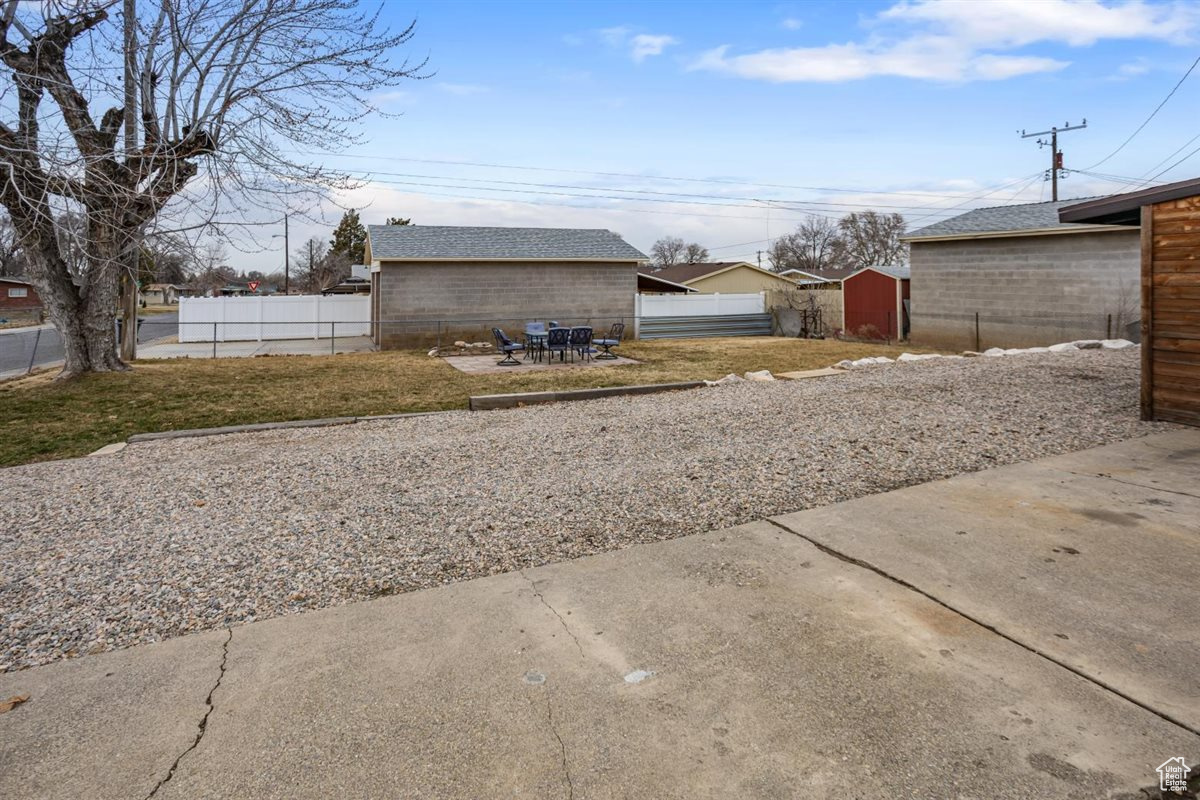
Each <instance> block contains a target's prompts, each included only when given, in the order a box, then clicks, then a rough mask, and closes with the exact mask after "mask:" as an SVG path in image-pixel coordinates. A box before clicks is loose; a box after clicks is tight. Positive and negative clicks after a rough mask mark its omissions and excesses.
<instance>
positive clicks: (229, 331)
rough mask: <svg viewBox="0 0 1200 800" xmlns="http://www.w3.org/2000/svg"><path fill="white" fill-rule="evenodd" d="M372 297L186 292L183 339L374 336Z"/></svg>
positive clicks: (181, 327)
mask: <svg viewBox="0 0 1200 800" xmlns="http://www.w3.org/2000/svg"><path fill="white" fill-rule="evenodd" d="M370 334H371V298H370V297H369V296H363V295H328V296H325V295H314V294H304V295H289V296H284V297H274V296H270V297H181V298H179V341H181V342H211V341H213V340H214V337H215V339H216V341H218V342H255V341H257V342H261V341H263V340H264V339H328V338H330V337H331V336H336V337H339V338H340V337H342V336H369V335H370Z"/></svg>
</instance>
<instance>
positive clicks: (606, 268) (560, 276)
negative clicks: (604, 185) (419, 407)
mask: <svg viewBox="0 0 1200 800" xmlns="http://www.w3.org/2000/svg"><path fill="white" fill-rule="evenodd" d="M365 255H366V258H365V260H366V262H367V263H368V264H370V266H371V320H372V325H371V331H372V338H373V339H374V341H375V343H376V344H377V345H378V346H380V347H382V348H385V349H387V348H395V347H405V346H408V347H411V346H415V345H426V344H429V343H431V342H433V341H435V340H437V339H440V340H442V341H445V340H447V339H449V340H453V339H454V338H471V339H480V338H484V337H487V338H490V329H491V328H492V327H500V328H509V329H512V328H517V329H520V328H521V327H522V326H523V325H524V322H525V321H526V320H540V321H550V320H553V321H557V322H561V323H562V324H564V325H591V326H592V327H593V328H596V329H597V330H599V329H607V328H608V327H609V326H610V325H611V324H612V323H614V322H625V323H626V324H627V325H629V326H630V327H631V328H632V323H633V316H634V298H635V296H636V295H637V288H638V282H637V268H638V266H639V265H641V264H644V263H645V262H647V261H648V260H649V259H647V258H646V256H645V255H644V254H643V253H642V252H640V251H639V250H637V249H636V248H635V247H633V246H632V245H630V244H628V243H627V242H626V241H625V240H624V239H622V238H621V237H620V236H618V235H617V234H615V233H613V232H612V231H609V230H603V229H599V228H483V227H458V226H445V225H370V226H368V228H367V245H366V254H365ZM512 332H513V331H511V330H510V331H509V333H510V335H511V334H512Z"/></svg>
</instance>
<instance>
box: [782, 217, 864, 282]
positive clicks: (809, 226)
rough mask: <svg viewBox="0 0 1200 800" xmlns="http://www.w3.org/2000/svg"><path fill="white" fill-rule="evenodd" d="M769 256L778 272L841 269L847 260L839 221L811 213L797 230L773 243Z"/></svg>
mask: <svg viewBox="0 0 1200 800" xmlns="http://www.w3.org/2000/svg"><path fill="white" fill-rule="evenodd" d="M767 258H768V260H769V261H770V263H771V268H772V269H774V270H775V271H776V272H783V271H785V270H789V269H798V270H802V271H804V272H813V271H814V270H822V269H842V268H843V267H845V266H846V260H847V259H846V243H845V241H844V240H843V239H842V236H841V231H840V229H839V226H838V223H837V221H835V220H832V219H830V218H829V217H821V216H817V215H816V214H810V215H809V216H807V217H805V218H804V220H803V221H802V222H801V223H800V224H799V225H797V226H796V230H794V231H792V232H791V233H789V234H785V235H784V236H780V237H779V238H778V239H776V240H775V241H774V242H772V243H771V247H770V248H769V249H768V250H767Z"/></svg>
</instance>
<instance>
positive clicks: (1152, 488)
mask: <svg viewBox="0 0 1200 800" xmlns="http://www.w3.org/2000/svg"><path fill="white" fill-rule="evenodd" d="M1067 473H1068V474H1069V475H1075V476H1077V477H1080V478H1103V479H1104V480H1109V481H1113V482H1114V483H1123V484H1125V485H1126V486H1136V487H1137V488H1139V489H1149V490H1150V491H1152V492H1166V493H1167V494H1180V495H1183V496H1184V497H1192V498H1195V499H1197V500H1200V494H1191V493H1190V492H1181V491H1179V490H1177V489H1164V488H1162V487H1161V486H1148V485H1146V484H1144V483H1137V482H1136V481H1127V480H1122V479H1121V478H1114V477H1113V476H1112V475H1109V474H1108V473H1107V472H1072V471H1071V470H1067Z"/></svg>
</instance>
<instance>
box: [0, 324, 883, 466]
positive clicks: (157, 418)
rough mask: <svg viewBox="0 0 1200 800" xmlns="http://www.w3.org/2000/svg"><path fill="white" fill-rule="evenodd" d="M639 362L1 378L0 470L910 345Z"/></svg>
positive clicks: (739, 342)
mask: <svg viewBox="0 0 1200 800" xmlns="http://www.w3.org/2000/svg"><path fill="white" fill-rule="evenodd" d="M620 352H621V354H622V355H625V356H628V357H630V358H633V359H636V360H638V361H640V362H642V363H640V364H637V365H632V366H620V367H606V368H596V369H581V370H561V371H559V370H547V371H545V372H536V373H525V374H523V375H516V374H496V375H465V374H463V373H461V372H459V371H458V370H456V369H454V368H453V367H451V366H450V365H448V364H446V363H444V362H443V361H442V360H441V359H437V358H430V357H429V356H427V355H425V353H423V352H419V353H418V352H410V351H391V352H383V353H356V354H347V355H338V356H272V357H265V358H230V359H216V360H199V359H198V360H175V361H154V362H139V363H138V364H137V366H136V368H135V369H134V370H132V371H130V372H126V373H114V374H104V375H92V376H88V377H85V378H80V379H78V380H74V381H64V382H61V383H60V382H54V381H53V380H52V378H53V376H54V373H53V372H52V371H49V372H44V373H40V374H35V375H32V376H30V377H27V378H22V379H18V380H12V381H7V382H4V383H0V466H10V465H13V464H23V463H28V462H32V461H45V460H48V459H55V458H69V457H73V456H79V455H84V454H86V453H89V452H91V451H93V450H95V449H97V448H99V447H102V446H103V445H106V444H109V443H111V442H118V441H123V440H124V439H126V438H127V437H128V436H130V435H132V434H134V433H144V432H150V431H165V430H178V429H183V428H206V427H214V426H219V425H239V424H246V423H253V422H275V421H281V420H296V419H312V418H317V417H340V416H365V415H371V414H396V413H402V412H408V411H433V410H442V409H452V408H465V407H466V405H467V398H468V396H470V395H474V394H493V393H500V392H521V391H546V390H552V389H581V388H592V387H601V386H627V385H630V384H639V383H666V382H672V381H686V380H701V379H715V378H720V377H722V376H724V375H726V374H728V373H730V372H734V373H738V374H741V373H744V372H747V371H750V370H761V369H769V370H771V371H772V372H787V371H790V370H800V369H813V368H816V367H825V366H829V365H830V364H832V363H834V362H837V361H840V360H841V359H843V358H860V357H862V356H866V355H887V356H892V357H895V356H896V355H898V354H899V353H901V352H903V348H899V347H888V346H884V345H875V344H863V343H850V342H838V341H815V340H805V339H783V338H770V337H739V338H715V339H672V340H660V341H645V342H642V341H638V342H630V343H628V344H626V345H623V346H622V347H621V348H620Z"/></svg>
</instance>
